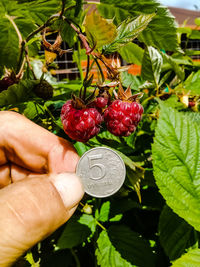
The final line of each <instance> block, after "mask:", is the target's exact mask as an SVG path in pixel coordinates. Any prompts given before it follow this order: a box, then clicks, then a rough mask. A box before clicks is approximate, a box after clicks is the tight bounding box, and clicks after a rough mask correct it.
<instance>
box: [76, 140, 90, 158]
mask: <svg viewBox="0 0 200 267" xmlns="http://www.w3.org/2000/svg"><path fill="white" fill-rule="evenodd" d="M74 147H75V149H76V151H77V153H78V154H79V156H82V155H83V154H84V153H85V152H86V151H88V150H89V149H90V147H89V146H87V145H85V144H84V143H82V142H76V143H75V144H74Z"/></svg>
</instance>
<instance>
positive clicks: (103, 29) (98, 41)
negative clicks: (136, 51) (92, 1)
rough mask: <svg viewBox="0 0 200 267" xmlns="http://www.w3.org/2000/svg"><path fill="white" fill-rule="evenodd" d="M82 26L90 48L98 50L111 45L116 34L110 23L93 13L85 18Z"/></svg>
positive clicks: (113, 26)
mask: <svg viewBox="0 0 200 267" xmlns="http://www.w3.org/2000/svg"><path fill="white" fill-rule="evenodd" d="M84 26H85V31H86V36H87V39H88V41H89V43H90V46H91V48H92V47H94V46H95V47H96V48H97V49H98V48H101V47H102V46H103V45H105V44H109V43H111V42H112V41H113V40H114V38H115V37H116V34H117V32H116V26H115V25H114V24H113V23H112V21H109V20H106V19H104V18H102V17H101V16H100V15H99V14H98V13H97V12H95V11H93V12H91V14H89V15H87V16H86V19H85V24H84Z"/></svg>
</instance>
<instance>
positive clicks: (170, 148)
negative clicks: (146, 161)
mask: <svg viewBox="0 0 200 267" xmlns="http://www.w3.org/2000/svg"><path fill="white" fill-rule="evenodd" d="M160 105H161V112H160V117H159V120H158V125H157V128H156V132H155V138H154V144H153V166H154V175H155V179H156V183H157V185H158V187H159V189H160V192H161V194H162V195H163V197H164V198H165V199H166V202H167V204H168V206H169V207H170V208H172V209H173V211H174V212H175V213H177V214H178V215H179V216H180V217H182V218H183V219H184V220H186V221H187V222H188V223H189V224H191V225H192V226H193V227H194V228H195V229H196V230H200V209H199V205H200V193H199V192H200V191H199V189H200V168H199V166H200V152H199V151H200V142H199V140H200V131H199V130H200V129H199V125H198V124H197V123H195V122H192V121H191V120H190V119H189V117H188V116H186V115H184V114H182V113H179V112H177V111H176V110H174V109H172V108H170V107H168V106H167V105H164V104H163V103H162V102H161V103H160Z"/></svg>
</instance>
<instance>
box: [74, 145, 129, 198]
mask: <svg viewBox="0 0 200 267" xmlns="http://www.w3.org/2000/svg"><path fill="white" fill-rule="evenodd" d="M76 174H77V175H78V176H79V177H80V178H81V180H82V182H83V186H84V189H85V192H86V193H87V194H88V195H90V196H93V197H98V198H103V197H109V196H111V195H113V194H114V193H116V192H117V191H118V190H119V189H120V187H121V186H122V185H123V183H124V180H125V176H126V168H125V165H124V161H123V160H122V158H121V157H120V156H119V155H118V154H117V153H116V152H115V151H113V150H112V149H110V148H106V147H96V148H92V149H90V150H89V151H87V152H86V153H84V154H83V156H82V157H81V158H80V160H79V162H78V165H77V168H76Z"/></svg>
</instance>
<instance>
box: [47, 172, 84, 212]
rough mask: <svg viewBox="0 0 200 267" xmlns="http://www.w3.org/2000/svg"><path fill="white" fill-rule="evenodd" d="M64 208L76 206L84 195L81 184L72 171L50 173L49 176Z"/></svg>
mask: <svg viewBox="0 0 200 267" xmlns="http://www.w3.org/2000/svg"><path fill="white" fill-rule="evenodd" d="M50 179H51V181H52V183H53V185H54V186H55V187H56V189H57V191H58V193H59V195H60V197H61V199H62V201H63V203H64V205H65V207H66V209H71V208H73V207H74V206H76V205H77V204H78V203H79V201H80V200H81V199H82V197H83V195H84V190H83V185H82V183H81V180H80V179H79V177H78V176H76V175H75V174H73V173H61V174H52V175H51V177H50Z"/></svg>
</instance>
